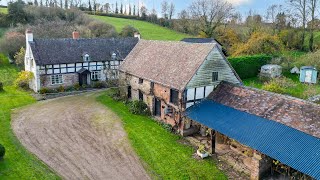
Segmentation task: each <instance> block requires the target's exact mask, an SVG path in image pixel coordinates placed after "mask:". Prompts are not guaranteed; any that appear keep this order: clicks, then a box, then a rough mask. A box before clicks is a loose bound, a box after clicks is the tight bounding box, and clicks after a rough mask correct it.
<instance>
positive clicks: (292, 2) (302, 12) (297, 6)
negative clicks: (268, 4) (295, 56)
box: [288, 0, 308, 49]
mask: <svg viewBox="0 0 320 180" xmlns="http://www.w3.org/2000/svg"><path fill="white" fill-rule="evenodd" d="M307 1H308V0H289V1H288V3H289V6H290V7H291V8H292V9H293V10H294V12H293V15H294V16H296V17H298V19H299V20H300V22H301V28H302V36H301V41H300V43H301V49H303V44H304V41H305V37H306V24H307V16H308V4H307Z"/></svg>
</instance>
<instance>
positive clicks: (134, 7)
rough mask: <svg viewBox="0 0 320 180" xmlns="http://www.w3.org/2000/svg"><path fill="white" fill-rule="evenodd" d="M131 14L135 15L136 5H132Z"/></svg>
mask: <svg viewBox="0 0 320 180" xmlns="http://www.w3.org/2000/svg"><path fill="white" fill-rule="evenodd" d="M133 15H134V16H135V15H136V5H133Z"/></svg>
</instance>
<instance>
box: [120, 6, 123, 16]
mask: <svg viewBox="0 0 320 180" xmlns="http://www.w3.org/2000/svg"><path fill="white" fill-rule="evenodd" d="M120 14H123V4H122V3H121V6H120Z"/></svg>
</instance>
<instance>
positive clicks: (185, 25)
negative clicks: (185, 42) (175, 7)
mask: <svg viewBox="0 0 320 180" xmlns="http://www.w3.org/2000/svg"><path fill="white" fill-rule="evenodd" d="M178 18H179V21H178V22H177V23H178V24H179V25H180V27H181V29H182V32H184V33H188V32H189V26H190V16H189V14H188V12H187V11H186V10H182V11H181V12H180V13H179V14H178Z"/></svg>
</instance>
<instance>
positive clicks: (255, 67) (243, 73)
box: [228, 55, 272, 79]
mask: <svg viewBox="0 0 320 180" xmlns="http://www.w3.org/2000/svg"><path fill="white" fill-rule="evenodd" d="M228 60H229V62H230V63H231V65H232V67H233V68H234V69H235V71H236V72H237V73H238V75H239V76H240V78H242V79H247V78H252V77H257V75H258V74H259V71H260V69H261V66H263V65H266V64H268V63H269V62H270V61H271V60H272V56H268V55H255V56H240V57H232V58H228Z"/></svg>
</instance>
